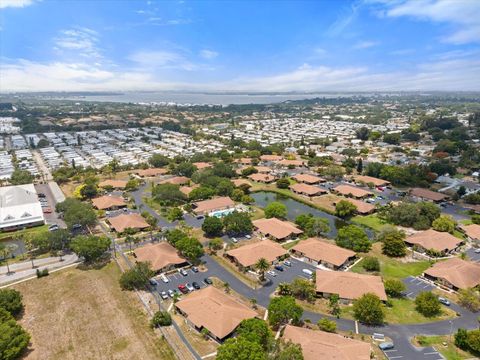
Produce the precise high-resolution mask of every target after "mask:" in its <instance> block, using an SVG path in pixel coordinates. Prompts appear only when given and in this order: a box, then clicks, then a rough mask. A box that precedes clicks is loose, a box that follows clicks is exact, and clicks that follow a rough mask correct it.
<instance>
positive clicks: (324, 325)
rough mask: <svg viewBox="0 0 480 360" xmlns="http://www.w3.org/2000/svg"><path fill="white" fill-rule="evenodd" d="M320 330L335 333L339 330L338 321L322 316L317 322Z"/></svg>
mask: <svg viewBox="0 0 480 360" xmlns="http://www.w3.org/2000/svg"><path fill="white" fill-rule="evenodd" d="M317 325H318V327H319V328H320V330H323V331H326V332H331V333H334V332H336V331H337V323H336V322H335V321H333V320H329V319H327V318H322V319H320V320H319V321H318V323H317Z"/></svg>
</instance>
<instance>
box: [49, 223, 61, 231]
mask: <svg viewBox="0 0 480 360" xmlns="http://www.w3.org/2000/svg"><path fill="white" fill-rule="evenodd" d="M58 229H60V228H59V227H58V225H57V224H53V225H50V226H49V227H48V231H56V230H58Z"/></svg>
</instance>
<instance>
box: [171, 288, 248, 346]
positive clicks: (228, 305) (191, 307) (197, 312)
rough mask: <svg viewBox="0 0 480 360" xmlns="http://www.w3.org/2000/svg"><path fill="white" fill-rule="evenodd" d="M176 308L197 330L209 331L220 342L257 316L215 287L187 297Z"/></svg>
mask: <svg viewBox="0 0 480 360" xmlns="http://www.w3.org/2000/svg"><path fill="white" fill-rule="evenodd" d="M175 307H176V308H177V309H178V311H179V312H180V313H181V314H183V315H184V316H185V317H186V319H187V322H188V323H190V324H191V325H192V326H193V327H194V328H195V329H197V330H198V331H200V330H202V329H207V330H208V331H209V333H210V335H211V336H213V337H214V338H215V339H217V340H219V341H221V340H224V339H225V338H227V337H228V336H230V335H231V334H232V333H233V332H234V331H235V329H236V328H237V327H238V325H240V323H241V322H242V320H245V319H251V318H254V317H256V316H257V313H256V312H255V311H253V310H252V309H251V308H250V307H248V306H246V305H244V304H241V303H240V302H238V301H237V300H235V299H234V298H233V297H232V296H230V295H226V294H225V293H224V292H222V291H220V290H218V289H217V288H215V287H213V286H208V287H205V288H203V289H201V290H198V291H195V292H192V293H190V294H188V295H186V296H185V297H184V298H183V299H182V300H180V301H178V302H177V303H176V304H175Z"/></svg>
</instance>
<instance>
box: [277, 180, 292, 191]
mask: <svg viewBox="0 0 480 360" xmlns="http://www.w3.org/2000/svg"><path fill="white" fill-rule="evenodd" d="M276 184H277V187H278V188H279V189H288V187H289V186H290V181H289V180H288V179H287V178H280V179H278V180H277V181H276Z"/></svg>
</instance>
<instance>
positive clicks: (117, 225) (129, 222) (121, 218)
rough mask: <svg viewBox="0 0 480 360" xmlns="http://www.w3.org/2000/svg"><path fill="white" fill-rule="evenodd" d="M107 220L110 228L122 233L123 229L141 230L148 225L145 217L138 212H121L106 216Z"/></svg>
mask: <svg viewBox="0 0 480 360" xmlns="http://www.w3.org/2000/svg"><path fill="white" fill-rule="evenodd" d="M107 220H108V222H109V223H110V225H111V226H112V228H113V229H114V230H115V231H116V232H118V233H122V232H124V231H125V229H129V228H131V229H136V230H142V229H146V228H148V227H150V225H148V223H147V222H146V221H145V219H144V218H143V217H142V216H141V215H139V214H122V215H118V216H115V217H112V218H108V219H107Z"/></svg>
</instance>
